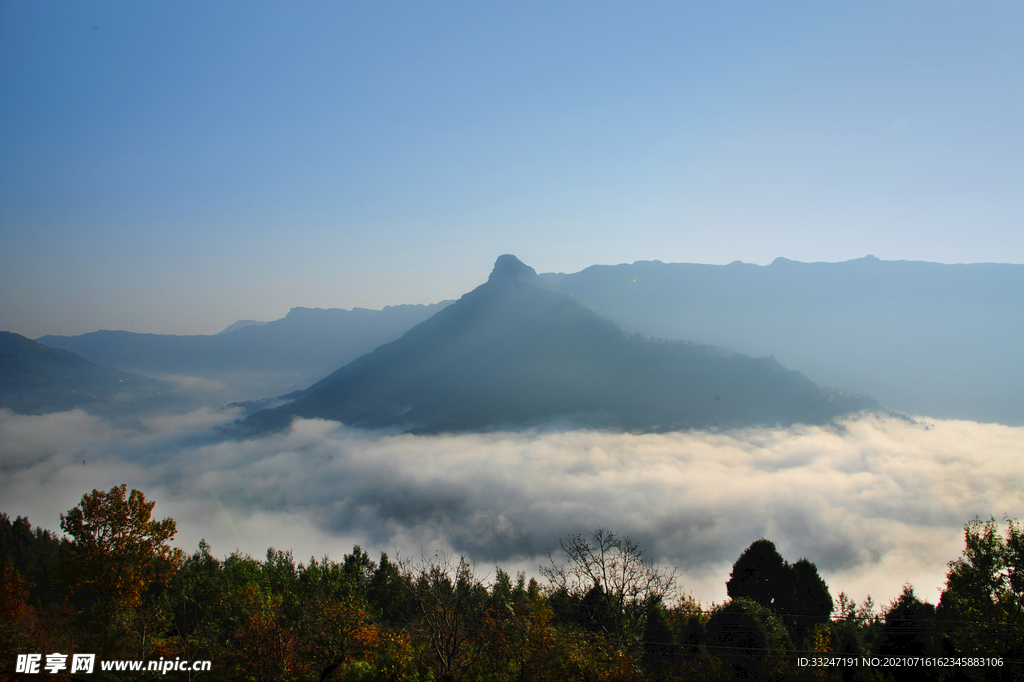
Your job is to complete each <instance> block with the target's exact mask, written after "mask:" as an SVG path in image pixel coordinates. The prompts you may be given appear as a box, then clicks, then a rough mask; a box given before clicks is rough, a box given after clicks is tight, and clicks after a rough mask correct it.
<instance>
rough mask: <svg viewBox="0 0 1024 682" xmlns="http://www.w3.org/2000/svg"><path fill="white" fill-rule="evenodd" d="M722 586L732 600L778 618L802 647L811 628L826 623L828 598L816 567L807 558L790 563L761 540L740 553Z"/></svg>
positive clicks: (805, 644)
mask: <svg viewBox="0 0 1024 682" xmlns="http://www.w3.org/2000/svg"><path fill="white" fill-rule="evenodd" d="M725 585H726V590H727V592H728V594H729V596H730V597H732V598H733V599H736V598H739V597H744V598H747V599H751V600H753V601H755V602H757V603H758V604H760V605H761V606H764V607H765V608H767V609H769V610H770V611H771V612H772V613H775V614H777V615H779V616H780V617H781V618H782V619H783V621H784V622H785V623H786V626H787V627H788V628H789V630H790V633H791V635H792V637H793V639H794V641H796V642H797V643H799V644H801V645H803V646H805V647H807V646H809V645H810V642H811V640H812V638H813V632H814V628H815V626H817V625H824V624H826V623H828V622H829V616H830V615H831V613H832V596H831V595H830V594H829V591H828V585H826V584H825V581H824V580H822V578H821V576H819V575H818V568H817V566H815V565H814V564H813V563H812V562H810V561H808V560H807V559H800V560H798V561H797V562H796V563H794V564H790V563H789V562H787V561H786V560H785V559H783V558H782V555H780V554H779V552H778V551H777V550H776V549H775V543H773V542H771V541H770V540H766V539H764V538H761V539H760V540H755V541H754V542H753V543H752V544H751V545H750V547H748V548H747V549H746V550H744V551H743V553H742V554H740V556H739V558H738V559H737V560H736V563H735V564H733V568H732V573H731V575H730V578H729V581H728V582H727V583H726V584H725Z"/></svg>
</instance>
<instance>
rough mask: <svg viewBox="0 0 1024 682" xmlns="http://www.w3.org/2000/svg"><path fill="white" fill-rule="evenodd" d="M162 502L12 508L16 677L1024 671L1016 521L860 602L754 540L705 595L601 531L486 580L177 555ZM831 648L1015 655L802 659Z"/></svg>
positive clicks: (454, 573) (435, 568)
mask: <svg viewBox="0 0 1024 682" xmlns="http://www.w3.org/2000/svg"><path fill="white" fill-rule="evenodd" d="M152 508H153V503H152V502H147V501H146V499H145V497H144V496H143V495H142V493H139V492H138V491H131V492H130V493H129V491H127V489H126V487H124V486H120V487H117V488H113V489H111V490H110V491H106V492H105V491H93V492H92V493H90V494H88V495H85V496H83V499H82V503H81V504H80V505H79V506H78V507H76V508H75V509H73V510H70V511H69V512H68V513H67V514H65V515H63V516H62V528H63V529H64V531H65V533H66V535H65V536H63V537H61V536H58V535H56V534H54V533H50V532H48V531H42V530H40V529H38V528H33V527H32V526H31V525H30V524H29V523H28V521H27V520H26V519H24V518H17V519H15V520H14V521H11V520H10V519H9V518H8V517H7V516H5V515H0V657H2V666H3V668H2V669H3V671H4V674H5V675H7V676H8V677H10V678H11V679H30V678H29V677H28V676H24V675H21V676H19V675H15V674H14V673H13V663H14V659H15V656H16V654H18V653H28V652H39V653H43V652H45V653H50V652H61V653H65V654H70V653H74V652H94V653H98V654H100V655H101V657H105V658H109V659H114V658H120V659H151V660H152V659H156V658H158V657H161V656H162V657H164V658H165V659H173V658H179V659H182V660H186V661H197V660H211V661H213V664H214V667H213V670H212V671H211V672H208V673H198V674H197V673H191V672H190V673H185V672H182V673H179V676H180V677H182V678H185V679H188V680H189V681H190V682H191V680H193V679H207V678H209V679H211V680H248V681H270V680H284V681H288V680H296V681H297V680H312V681H317V680H319V681H320V682H327V681H328V680H424V681H425V680H434V681H435V682H437V681H441V680H451V681H456V680H458V681H470V680H472V681H476V680H481V681H482V680H509V681H511V680H517V681H525V680H594V681H598V680H601V681H611V680H623V681H632V680H637V681H639V680H723V681H724V680H741V679H752V680H772V679H777V680H783V679H787V680H788V679H798V680H799V679H807V680H811V679H836V680H902V679H914V680H917V679H936V680H983V679H984V680H989V679H992V680H1019V679H1024V668H1022V666H1021V659H1022V658H1024V647H1022V644H1021V642H1022V639H1024V637H1022V635H1024V629H1022V626H1024V623H1022V620H1024V618H1022V609H1024V561H1022V558H1024V551H1022V550H1024V545H1022V542H1024V541H1022V537H1024V534H1022V530H1021V526H1020V524H1019V523H1017V522H1015V521H1008V522H1007V523H1006V525H1005V530H1003V529H1001V528H1000V525H999V524H997V523H996V522H995V521H994V520H989V521H984V522H983V521H980V520H976V521H973V522H971V523H969V524H968V525H967V526H966V528H965V549H964V553H963V555H962V556H961V557H960V558H959V559H957V560H955V561H952V562H950V564H949V573H948V576H947V584H946V589H945V590H944V592H943V594H942V599H941V600H940V602H939V604H938V605H931V604H928V603H926V602H923V601H921V600H920V599H918V597H917V596H916V595H915V594H914V591H913V588H912V587H910V586H907V587H906V588H905V589H904V591H903V593H902V594H901V595H900V596H899V597H898V598H896V599H894V600H893V601H892V602H891V603H890V604H888V605H887V606H886V607H884V608H882V609H876V607H875V605H874V603H873V602H872V601H871V599H870V597H868V598H867V599H865V600H864V601H863V602H862V603H861V604H860V605H858V604H857V603H855V602H854V601H853V600H851V599H850V598H849V597H848V596H847V595H845V594H842V593H841V594H839V595H838V597H837V598H836V599H835V600H834V601H833V599H832V597H831V595H830V593H829V589H828V586H827V585H826V584H825V582H824V580H822V578H821V576H820V575H819V574H818V571H817V568H816V566H815V565H814V563H812V562H811V561H810V560H808V559H800V560H798V561H796V562H793V563H789V562H788V561H786V560H785V559H784V558H783V557H782V556H781V555H780V554H779V552H778V551H777V549H776V547H775V545H774V544H773V543H772V542H770V541H768V540H766V539H760V540H757V541H755V542H754V543H753V544H751V545H750V547H748V548H747V549H746V550H745V551H744V552H743V553H742V554H741V555H740V556H739V558H738V559H737V560H736V562H735V564H734V565H733V569H732V572H731V575H730V577H729V580H728V582H727V583H726V588H727V592H728V595H729V600H728V601H726V602H725V603H723V604H720V605H713V606H712V607H710V608H707V607H703V606H702V605H700V604H699V603H697V602H695V601H694V600H692V599H690V598H685V597H681V595H680V592H679V590H678V588H677V585H676V574H675V572H674V571H672V570H669V569H665V568H663V567H659V566H657V565H655V564H654V563H653V562H651V561H649V560H648V559H647V558H646V557H645V556H644V552H643V550H642V548H640V547H639V546H638V545H637V544H636V543H635V542H633V541H631V540H630V539H629V538H625V537H620V536H618V535H616V534H615V533H612V532H610V531H608V530H605V529H598V530H597V531H595V532H593V533H591V534H589V535H574V536H570V537H569V538H567V539H566V540H563V541H562V543H561V546H560V551H559V553H558V554H556V555H552V556H551V559H550V562H549V564H548V565H547V566H544V567H542V568H541V574H542V575H543V576H544V577H545V578H546V579H547V584H544V585H542V584H540V583H538V582H537V581H536V580H533V579H528V578H527V576H526V575H525V574H523V573H520V574H518V575H516V576H510V575H509V574H508V573H506V572H505V571H503V570H501V569H500V568H497V569H496V570H495V572H494V574H493V576H490V577H487V578H485V577H483V576H481V574H480V572H479V571H478V570H477V569H476V568H475V567H474V566H473V565H471V564H470V563H469V562H468V560H467V559H466V558H465V557H449V556H446V555H443V554H437V555H435V556H433V557H429V558H428V557H422V558H420V559H419V560H409V559H398V558H394V559H393V558H391V557H389V556H388V555H387V554H381V555H380V557H379V558H378V559H376V560H375V559H374V558H372V557H370V556H369V555H368V554H367V553H366V552H365V551H364V550H362V549H361V548H360V547H358V546H357V547H354V548H353V550H352V552H351V553H349V554H345V555H344V556H343V557H342V559H341V561H334V560H331V559H330V558H328V557H324V558H322V559H316V558H311V559H310V560H309V561H307V562H298V563H297V562H296V561H295V560H294V558H293V557H292V555H291V553H290V552H285V551H280V550H275V549H270V550H268V551H267V554H266V557H265V558H263V559H255V558H253V557H251V556H248V555H244V554H240V553H237V552H236V553H234V554H231V555H229V556H227V557H224V558H218V557H217V556H215V555H214V554H213V552H212V549H211V548H210V547H209V545H207V544H206V543H205V542H202V543H200V546H199V548H198V549H197V550H196V551H195V552H193V553H192V554H190V555H185V554H183V553H181V552H180V551H178V550H174V549H172V548H171V547H170V545H169V540H170V539H171V538H173V535H174V532H175V530H176V528H175V526H174V522H173V521H172V520H170V519H164V520H155V519H152V518H151V512H152ZM831 655H844V656H856V657H858V658H859V657H862V656H944V657H958V656H968V657H980V656H986V657H1001V658H1002V659H1003V662H1004V665H1003V666H1002V667H985V668H981V667H973V668H969V667H958V668H918V669H913V670H910V669H907V670H900V669H895V670H891V669H890V670H886V669H881V668H868V667H846V668H830V669H820V668H810V667H801V666H800V665H798V660H799V658H800V657H813V656H831ZM104 675H105V674H104V673H102V672H100V671H98V672H97V673H95V675H94V676H95V678H96V679H101V678H103V677H104ZM106 675H109V676H111V677H113V676H114V675H115V674H113V673H108V674H106ZM118 675H119V676H120V679H126V678H125V676H124V673H120V674H118ZM151 676H152V675H151ZM56 677H61V675H57V676H56ZM64 677H67V676H66V675H65V676H64ZM152 677H153V678H154V679H156V677H159V675H155V676H152ZM137 679H149V678H148V677H146V675H145V674H141V676H137Z"/></svg>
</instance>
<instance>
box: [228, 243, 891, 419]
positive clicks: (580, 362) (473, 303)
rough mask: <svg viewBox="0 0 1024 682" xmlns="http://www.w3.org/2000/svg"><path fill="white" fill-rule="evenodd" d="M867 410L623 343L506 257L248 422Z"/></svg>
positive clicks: (630, 339) (798, 383) (745, 415)
mask: <svg viewBox="0 0 1024 682" xmlns="http://www.w3.org/2000/svg"><path fill="white" fill-rule="evenodd" d="M673 382H679V383H678V384H674V383H673ZM873 407H877V403H875V402H874V401H872V400H871V399H868V398H864V397H862V396H852V395H850V394H846V393H843V392H840V391H831V390H829V389H822V388H821V387H818V386H816V385H815V384H813V382H811V381H810V380H809V379H807V378H806V377H803V376H802V375H800V374H799V373H797V372H793V371H791V370H787V369H785V368H783V367H782V366H781V365H779V364H778V363H777V362H775V361H774V360H772V359H770V358H751V357H748V356H742V355H739V354H736V353H732V352H729V351H725V350H723V349H721V348H714V347H710V346H701V345H697V344H687V343H683V342H663V341H652V340H650V339H643V338H640V337H639V335H635V334H634V335H631V334H629V333H628V332H626V331H624V330H623V329H621V328H620V327H618V326H616V325H615V324H614V323H612V322H610V321H608V320H607V319H604V318H602V317H600V316H599V315H598V314H597V313H595V312H593V311H592V310H590V309H589V308H587V307H586V306H584V305H582V304H581V303H579V302H578V301H576V300H574V299H573V298H572V297H571V296H567V295H565V294H563V293H561V292H558V291H555V290H554V289H552V288H551V287H549V286H548V285H547V284H546V283H545V282H544V281H543V279H542V278H541V277H540V276H538V275H537V273H536V272H535V271H534V270H533V268H530V267H529V266H526V265H525V264H523V263H522V262H521V261H519V260H518V259H517V258H515V257H514V256H510V255H508V254H506V255H503V256H501V257H500V258H499V259H498V260H497V261H496V263H495V268H494V270H492V272H491V276H490V277H488V280H487V281H486V282H485V283H483V284H481V285H480V286H478V287H477V288H475V289H473V290H472V291H470V292H468V293H467V294H465V295H464V296H462V297H461V298H460V299H459V300H458V301H456V302H455V303H453V304H452V305H450V306H448V307H446V308H445V309H443V310H441V311H439V312H438V313H437V314H435V315H434V316H432V317H431V318H429V319H428V320H425V321H424V322H421V323H420V324H418V325H416V326H415V327H413V329H411V330H410V331H409V332H407V333H406V334H405V335H403V336H402V337H400V338H399V339H397V340H395V341H393V342H391V343H388V344H384V345H382V346H380V347H378V348H377V349H375V350H374V351H373V352H371V353H368V354H366V355H364V356H362V357H360V358H358V359H357V360H355V361H353V362H352V363H350V364H349V365H346V366H344V367H342V368H340V369H338V370H336V371H335V372H333V373H331V374H330V375H328V376H327V377H325V378H324V379H322V380H320V381H318V382H317V383H315V384H313V385H312V386H310V387H309V388H308V389H306V390H305V391H302V392H300V394H299V397H298V398H297V399H296V400H295V401H294V402H292V403H290V404H288V405H285V406H282V407H279V408H277V409H276V410H271V411H264V412H260V413H257V414H255V415H252V416H250V417H249V419H248V420H247V422H246V423H247V424H248V426H250V427H252V428H256V429H267V428H282V427H284V426H286V425H287V423H288V422H290V420H291V418H293V417H305V418H314V417H316V418H326V419H335V420H338V421H342V422H345V423H347V424H350V425H354V426H364V427H370V428H400V429H404V430H411V431H422V432H439V431H448V430H453V431H458V430H474V429H484V430H487V429H492V428H501V427H506V426H510V425H511V426H516V425H523V424H529V423H536V422H540V421H544V420H549V419H552V418H569V417H572V416H573V415H575V416H577V417H579V416H580V415H584V416H585V418H586V419H587V420H588V421H589V422H590V423H592V424H598V425H604V426H608V427H611V428H624V429H631V430H673V429H677V428H694V427H706V426H727V425H736V424H741V423H742V424H748V423H787V424H788V423H795V422H797V421H811V422H815V423H820V422H822V421H827V420H828V419H831V418H832V417H834V416H837V415H838V414H842V413H845V412H849V411H852V410H855V409H865V408H873Z"/></svg>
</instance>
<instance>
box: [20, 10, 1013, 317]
mask: <svg viewBox="0 0 1024 682" xmlns="http://www.w3.org/2000/svg"><path fill="white" fill-rule="evenodd" d="M1022 34H1024V5H1021V4H1020V3H1016V2H1006V3H997V2H981V3H978V2H975V3H968V2H916V3H909V2H908V3H893V2H857V3H852V2H850V3H832V2H825V3H823V2H778V3H755V2H714V3H712V2H706V3H679V2H673V3H663V4H660V3H621V2H620V3H594V2H587V3H582V2H580V3H569V2H562V3H550V2H545V3H525V2H523V3H505V4H498V3H468V2H467V3H440V2H439V3H411V2H410V3H399V2H390V3H389V2H382V3H366V2H333V3H255V2H221V3H208V2H203V3H198V2H196V3H192V2H184V1H176V2H147V3H139V2H121V3H118V2H103V3H94V2H74V3H69V2H63V1H62V2H39V1H34V2H27V1H19V0H0V121H2V125H0V326H2V327H3V328H7V329H10V330H11V331H16V332H19V333H22V334H25V335H27V336H30V337H35V336H39V335H42V334H47V333H64V334H71V333H82V332H86V331H92V330H95V329H101V328H114V329H129V330H132V331H146V332H165V333H212V332H216V331H219V330H220V329H222V328H223V327H225V326H227V325H228V324H229V323H231V322H233V321H234V320H236V319H241V318H255V319H275V318H278V317H281V316H283V315H284V314H285V313H286V312H287V310H288V309H289V308H290V307H291V306H296V305H302V306H319V307H344V308H348V307H352V306H362V307H371V308H379V307H381V306H384V305H389V304H397V303H428V302H434V301H437V300H440V299H444V298H454V297H457V296H459V295H461V294H462V293H464V292H465V291H467V290H468V289H471V288H472V287H473V286H475V285H477V284H479V283H480V282H481V281H483V279H485V278H486V276H487V273H488V272H489V270H490V267H491V265H492V263H493V261H494V258H495V257H496V256H498V255H499V254H501V253H515V254H516V255H518V256H519V257H520V258H522V259H523V260H524V261H525V262H527V263H528V264H530V265H533V266H534V267H536V268H537V269H538V270H539V271H565V272H572V271H576V270H579V269H582V268H584V267H586V266H588V265H591V264H595V263H619V262H631V261H634V260H653V259H658V260H662V261H666V262H668V261H674V262H706V263H727V262H730V261H733V260H743V261H747V262H753V263H762V264H764V263H768V262H771V260H773V259H774V258H775V257H777V256H785V257H787V258H791V259H795V260H804V261H811V260H826V261H837V260H847V259H850V258H857V257H860V256H863V255H865V254H868V253H872V254H874V255H876V256H878V257H880V258H883V259H911V260H932V261H939V262H985V261H996V262H1012V263H1022V262H1024V229H1022V228H1024V225H1022V216H1024V191H1021V188H1022V187H1024V132H1022V126H1021V121H1024V88H1022V85H1024V78H1022V76H1021V74H1024V43H1022V41H1021V40H1020V36H1021V35H1022Z"/></svg>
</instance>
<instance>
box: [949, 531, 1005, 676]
mask: <svg viewBox="0 0 1024 682" xmlns="http://www.w3.org/2000/svg"><path fill="white" fill-rule="evenodd" d="M939 616H940V618H941V620H944V621H945V622H946V623H948V624H949V628H948V629H949V638H950V641H951V643H952V645H953V647H954V648H955V650H956V652H957V653H958V654H959V655H966V656H983V657H985V656H1004V657H1008V658H1022V657H1024V526H1022V524H1021V523H1020V522H1019V521H1016V520H1014V519H1010V520H1008V521H1007V522H1006V532H1005V534H1003V533H1000V531H999V524H998V523H997V522H996V520H995V519H994V518H990V519H989V520H988V521H982V520H981V519H974V520H973V521H971V522H969V523H968V524H967V525H966V526H964V551H963V554H962V555H961V556H960V558H959V559H957V560H955V561H951V562H949V572H948V573H947V574H946V589H945V590H944V591H943V593H942V598H941V599H940V600H939Z"/></svg>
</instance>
